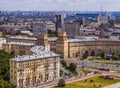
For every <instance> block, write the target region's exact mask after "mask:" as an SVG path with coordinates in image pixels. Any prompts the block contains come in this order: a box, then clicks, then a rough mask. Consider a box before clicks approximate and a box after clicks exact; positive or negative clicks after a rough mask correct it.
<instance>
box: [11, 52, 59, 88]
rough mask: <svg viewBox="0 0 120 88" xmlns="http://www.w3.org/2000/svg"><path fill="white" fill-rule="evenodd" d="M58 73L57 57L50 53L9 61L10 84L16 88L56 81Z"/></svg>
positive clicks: (20, 57)
mask: <svg viewBox="0 0 120 88" xmlns="http://www.w3.org/2000/svg"><path fill="white" fill-rule="evenodd" d="M40 52H41V51H40ZM42 52H43V51H42ZM59 71H60V58H59V55H57V54H54V53H52V52H51V53H50V52H43V53H41V54H38V53H37V54H34V55H26V56H19V57H17V58H13V59H10V82H11V83H12V84H13V85H14V86H16V87H17V88H24V87H27V88H29V87H32V86H35V85H38V84H43V83H47V82H51V81H55V80H56V81H57V80H58V79H59V75H60V74H59Z"/></svg>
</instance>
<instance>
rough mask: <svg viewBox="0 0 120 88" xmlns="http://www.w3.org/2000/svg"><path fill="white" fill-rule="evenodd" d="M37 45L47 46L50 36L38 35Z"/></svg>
mask: <svg viewBox="0 0 120 88" xmlns="http://www.w3.org/2000/svg"><path fill="white" fill-rule="evenodd" d="M37 45H42V46H46V45H48V36H47V34H42V33H39V34H38V39H37Z"/></svg>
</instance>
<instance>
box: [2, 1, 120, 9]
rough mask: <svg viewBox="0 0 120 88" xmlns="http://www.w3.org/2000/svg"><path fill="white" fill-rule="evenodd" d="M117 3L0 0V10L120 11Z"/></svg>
mask: <svg viewBox="0 0 120 88" xmlns="http://www.w3.org/2000/svg"><path fill="white" fill-rule="evenodd" d="M119 3H120V1H119V0H116V1H113V0H104V1H100V0H14V1H13V0H0V10H7V11H18V10H20V11H31V10H37V11H101V9H102V10H103V11H120V6H119Z"/></svg>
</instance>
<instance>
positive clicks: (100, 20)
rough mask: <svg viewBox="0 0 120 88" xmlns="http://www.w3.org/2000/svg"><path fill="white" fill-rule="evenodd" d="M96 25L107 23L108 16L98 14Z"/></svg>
mask: <svg viewBox="0 0 120 88" xmlns="http://www.w3.org/2000/svg"><path fill="white" fill-rule="evenodd" d="M97 21H98V25H101V24H107V23H108V16H98V19H97Z"/></svg>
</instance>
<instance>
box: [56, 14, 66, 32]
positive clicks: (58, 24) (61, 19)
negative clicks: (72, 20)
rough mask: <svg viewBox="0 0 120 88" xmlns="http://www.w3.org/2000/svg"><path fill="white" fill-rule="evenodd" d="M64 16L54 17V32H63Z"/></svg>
mask: <svg viewBox="0 0 120 88" xmlns="http://www.w3.org/2000/svg"><path fill="white" fill-rule="evenodd" d="M65 18H66V15H65V14H57V15H55V23H56V24H55V26H56V31H57V32H60V31H63V30H64V22H65Z"/></svg>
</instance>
